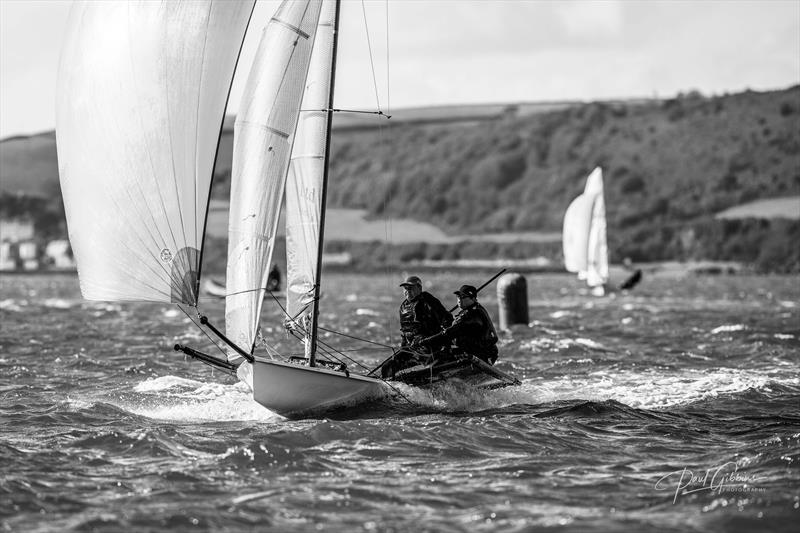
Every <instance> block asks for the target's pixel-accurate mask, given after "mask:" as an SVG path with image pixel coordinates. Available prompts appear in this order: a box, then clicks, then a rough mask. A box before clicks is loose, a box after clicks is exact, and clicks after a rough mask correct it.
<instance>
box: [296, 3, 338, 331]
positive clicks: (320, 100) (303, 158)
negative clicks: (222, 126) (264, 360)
mask: <svg viewBox="0 0 800 533" xmlns="http://www.w3.org/2000/svg"><path fill="white" fill-rule="evenodd" d="M335 16H336V2H334V1H326V2H324V3H323V6H322V12H321V14H320V17H319V24H318V25H317V33H316V38H315V40H314V48H313V52H312V54H311V65H310V67H309V71H308V78H307V81H306V86H305V95H304V97H303V103H302V106H301V111H300V119H299V120H298V124H297V134H296V136H295V142H294V148H293V149H292V157H291V163H290V165H289V175H288V178H287V181H286V313H287V315H288V317H289V318H290V319H292V320H293V321H294V326H299V328H298V329H305V328H307V326H308V320H307V319H308V317H310V316H311V315H312V313H313V312H314V307H315V305H316V303H315V302H314V284H315V283H316V280H317V264H318V259H319V244H320V243H319V239H320V227H321V220H322V211H323V209H324V208H325V206H323V205H322V188H323V177H324V174H325V149H326V141H327V132H328V123H329V121H330V120H331V117H330V113H329V112H328V111H327V107H328V99H329V96H330V89H331V61H332V57H333V40H334V35H333V32H334V22H335V20H334V18H335ZM306 345H307V346H308V343H306Z"/></svg>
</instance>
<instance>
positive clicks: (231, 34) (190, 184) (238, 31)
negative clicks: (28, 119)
mask: <svg viewBox="0 0 800 533" xmlns="http://www.w3.org/2000/svg"><path fill="white" fill-rule="evenodd" d="M253 4H254V0H246V1H242V2H226V1H212V0H199V1H195V2H148V1H143V2H125V3H123V2H79V3H76V4H75V5H74V6H73V8H72V11H71V14H70V21H69V26H68V27H69V30H68V32H69V33H68V35H67V38H66V40H65V47H64V49H63V52H62V56H61V63H60V69H59V74H58V89H57V104H56V138H57V144H58V160H59V173H60V176H61V189H62V194H63V197H64V204H65V209H66V214H67V222H68V227H69V236H70V242H71V244H72V247H73V250H74V253H75V258H76V260H77V264H78V271H79V274H80V282H81V291H82V292H83V295H84V297H85V298H87V299H89V300H146V301H158V302H170V301H171V302H176V303H183V304H189V305H196V303H197V291H198V276H199V270H200V255H201V246H202V240H203V232H204V226H205V219H206V211H207V206H208V197H209V193H210V183H211V177H212V172H213V166H214V158H215V154H216V149H217V142H218V139H219V134H220V130H221V127H222V120H223V116H224V112H225V105H226V101H227V98H228V93H229V91H230V84H231V80H232V78H233V72H234V69H235V66H236V61H237V58H238V55H239V51H240V48H241V45H242V41H243V38H244V33H245V30H246V28H247V23H248V20H249V17H250V14H251V13H252V9H253Z"/></svg>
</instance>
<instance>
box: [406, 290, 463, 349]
mask: <svg viewBox="0 0 800 533" xmlns="http://www.w3.org/2000/svg"><path fill="white" fill-rule="evenodd" d="M452 323H453V315H451V314H450V313H449V312H448V311H447V309H445V308H444V306H443V305H442V302H440V301H439V300H438V299H437V298H436V297H435V296H434V295H432V294H431V293H429V292H424V291H423V292H421V293H420V294H419V296H417V297H416V298H414V299H413V300H411V301H409V300H403V303H402V304H400V332H401V334H402V337H403V340H402V345H403V346H407V345H409V344H411V343H412V342H414V341H415V340H416V341H418V340H421V339H424V338H425V337H429V336H431V335H435V334H437V333H439V332H440V331H442V329H443V328H446V327H448V326H449V325H450V324H452Z"/></svg>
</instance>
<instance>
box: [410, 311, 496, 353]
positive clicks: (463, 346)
mask: <svg viewBox="0 0 800 533" xmlns="http://www.w3.org/2000/svg"><path fill="white" fill-rule="evenodd" d="M439 339H447V340H449V341H451V342H454V343H455V345H456V349H457V352H460V353H467V354H470V355H474V356H476V357H479V358H480V359H484V360H486V361H488V362H490V363H494V362H495V361H496V360H497V346H495V345H496V344H497V332H495V329H494V324H492V319H491V318H490V317H489V313H487V312H486V309H484V308H483V306H482V305H481V304H479V303H477V302H475V304H474V305H472V306H470V307H467V308H466V309H463V310H462V311H461V312H460V313H459V314H458V315H456V318H455V320H454V321H453V325H452V326H450V327H449V328H447V329H445V330H444V331H442V332H441V333H438V334H436V335H434V336H433V337H430V338H428V339H425V341H424V342H428V343H435V342H437V341H438V340H439Z"/></svg>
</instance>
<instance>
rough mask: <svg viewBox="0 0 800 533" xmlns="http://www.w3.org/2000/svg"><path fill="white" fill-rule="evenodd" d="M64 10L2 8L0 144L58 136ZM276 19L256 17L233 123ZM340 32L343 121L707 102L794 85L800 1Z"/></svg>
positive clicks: (38, 0) (486, 7) (420, 16)
mask: <svg viewBox="0 0 800 533" xmlns="http://www.w3.org/2000/svg"><path fill="white" fill-rule="evenodd" d="M96 1H112V0H96ZM116 1H118V0H116ZM70 5H71V2H70V1H69V0H0V138H5V137H8V136H11V135H18V134H29V133H38V132H42V131H48V130H52V129H53V128H54V126H55V110H54V102H55V87H56V71H57V69H58V61H59V52H60V48H61V43H62V40H63V38H64V33H65V28H66V23H67V17H68V14H69V9H70ZM277 5H278V2H277V1H274V0H268V1H267V0H259V2H258V3H257V6H256V10H255V12H254V15H253V18H252V20H251V25H250V29H249V31H248V35H247V37H246V38H245V43H244V47H243V50H242V56H241V59H240V63H239V65H240V68H239V71H238V73H237V76H236V78H235V80H234V85H233V89H232V92H231V98H230V103H229V107H228V112H230V113H235V111H236V108H237V106H238V103H239V99H240V96H241V91H242V88H243V85H244V81H245V78H246V74H247V69H246V68H242V67H243V66H246V65H249V64H250V62H251V61H252V58H253V56H254V54H255V49H256V47H257V44H258V39H259V37H260V35H259V34H260V30H261V28H262V27H263V26H264V25H265V24H266V22H267V21H268V20H269V17H270V15H271V14H272V12H273V11H274V10H275V8H276V7H277ZM340 29H341V32H340V33H341V38H340V47H339V62H338V67H337V75H336V80H337V89H336V106H337V107H343V108H358V109H369V110H374V109H377V108H378V106H380V108H381V109H383V110H384V111H389V112H391V109H394V108H402V107H418V106H428V105H449V104H482V103H514V102H538V101H553V100H582V101H592V100H604V99H616V98H641V97H654V96H655V97H660V98H667V97H672V96H675V95H676V94H678V93H681V92H688V91H692V90H698V91H700V92H701V93H703V94H705V95H709V96H710V95H717V94H723V93H733V92H740V91H743V90H746V89H752V90H770V89H784V88H787V87H789V86H792V85H796V84H798V83H800V0H666V1H660V0H586V1H584V0H472V1H470V0H389V2H388V4H387V2H386V0H364V1H363V2H362V1H361V0H343V6H342V15H341V27H340ZM387 30H388V31H387ZM387 36H388V37H387ZM373 72H374V76H373Z"/></svg>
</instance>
